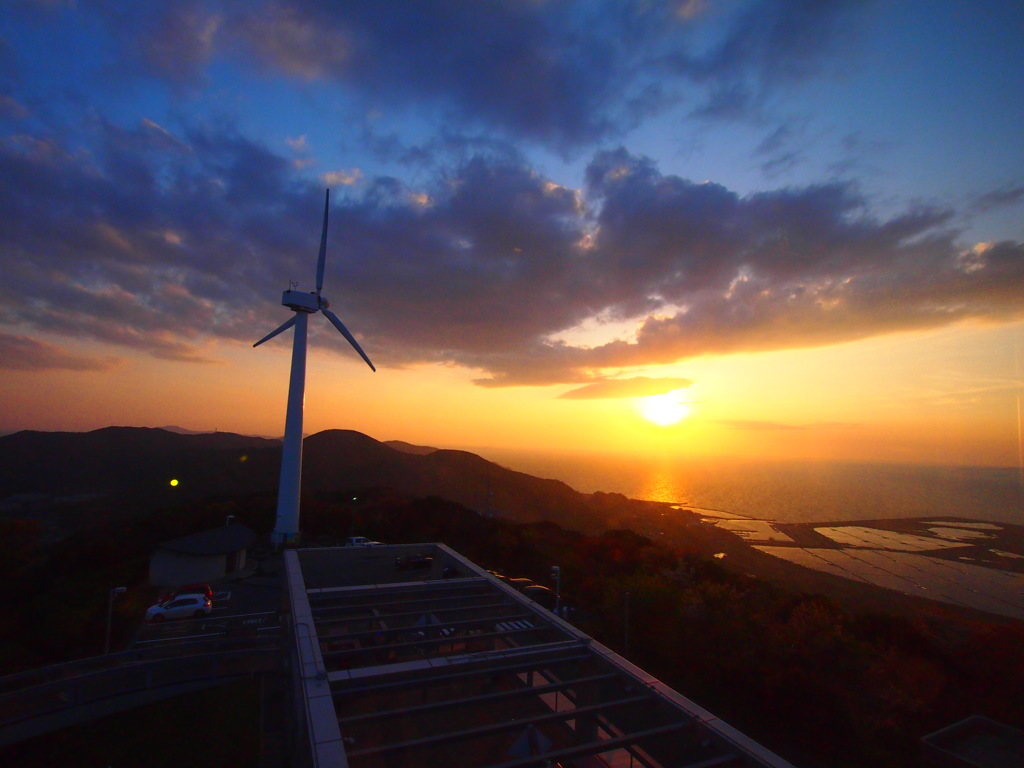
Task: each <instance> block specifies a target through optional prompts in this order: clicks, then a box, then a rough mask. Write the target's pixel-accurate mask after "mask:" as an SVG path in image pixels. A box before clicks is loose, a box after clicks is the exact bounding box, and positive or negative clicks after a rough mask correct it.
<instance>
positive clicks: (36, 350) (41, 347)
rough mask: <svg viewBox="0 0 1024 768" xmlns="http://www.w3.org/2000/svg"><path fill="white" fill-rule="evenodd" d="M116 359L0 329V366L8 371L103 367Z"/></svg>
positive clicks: (98, 369) (83, 369)
mask: <svg viewBox="0 0 1024 768" xmlns="http://www.w3.org/2000/svg"><path fill="white" fill-rule="evenodd" d="M119 363H120V360H119V359H118V358H116V357H88V356H85V355H76V354H74V353H72V352H68V351H67V350H66V349H64V348H63V347H58V346H56V345H54V344H48V343H46V342H45V341H39V340H38V339H33V338H31V337H29V336H14V335H12V334H9V333H0V368H3V369H6V370H9V371H46V370H63V371H106V370H109V369H111V368H113V367H115V366H117V365H118V364H119Z"/></svg>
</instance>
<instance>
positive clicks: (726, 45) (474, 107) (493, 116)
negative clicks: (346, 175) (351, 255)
mask: <svg viewBox="0 0 1024 768" xmlns="http://www.w3.org/2000/svg"><path fill="white" fill-rule="evenodd" d="M87 7H88V8H89V9H90V10H92V11H94V12H96V13H98V14H99V17H100V18H101V19H102V20H103V21H104V22H105V23H106V24H107V25H108V27H109V28H110V36H111V38H112V39H113V40H114V41H116V43H117V44H118V45H119V46H120V58H121V59H122V60H123V66H122V67H120V69H121V70H122V71H127V72H133V73H135V72H138V73H144V74H146V75H148V76H150V77H156V78H159V79H162V80H164V81H166V82H169V83H171V84H172V85H174V86H175V87H179V88H180V87H182V86H196V85H202V84H203V81H204V77H205V72H206V70H207V69H208V68H209V67H210V66H212V64H213V63H214V59H215V58H216V57H221V58H223V59H228V60H230V61H231V63H232V64H233V65H234V66H237V67H240V68H242V69H252V68H256V69H258V70H260V71H261V72H264V73H268V74H282V75H284V76H287V77H291V78H296V79H298V80H301V81H303V82H307V83H308V82H314V81H315V82H318V83H329V84H332V85H334V86H335V87H336V88H337V89H338V90H339V92H340V93H342V94H344V95H345V96H346V97H352V98H354V99H355V100H357V101H358V102H359V103H361V104H362V105H363V106H365V107H366V108H368V109H369V108H372V109H377V108H387V109H389V110H392V111H394V110H397V111H400V112H402V113H404V114H413V113H415V114H417V115H419V116H424V115H426V116H429V117H430V118H432V119H436V118H440V119H442V120H443V121H444V122H445V123H446V124H447V125H459V126H461V127H462V128H463V129H467V130H482V131H483V132H485V133H488V134H492V135H493V134H495V133H497V134H500V135H502V136H503V137H506V138H513V139H516V140H519V139H525V140H529V141H534V142H537V143H540V144H543V145H545V146H548V147H551V148H555V149H557V150H560V151H563V152H572V151H578V150H580V149H581V148H583V147H585V146H587V145H589V144H591V143H593V142H596V141H601V140H607V139H610V138H615V137H618V136H621V135H623V133H624V132H625V131H627V130H629V129H631V128H633V127H635V126H637V125H640V124H641V123H642V122H643V121H644V120H645V119H647V118H650V117H651V116H653V115H656V114H658V113H660V112H662V111H663V110H665V109H666V108H668V107H670V106H672V105H675V104H678V103H680V102H681V101H684V100H685V101H687V102H689V103H691V104H693V105H694V106H693V112H694V113H695V114H702V115H704V116H714V117H716V118H718V119H722V118H726V119H736V118H746V117H748V116H749V115H750V114H751V113H752V112H756V111H757V110H759V109H760V108H761V106H762V105H763V103H764V95H765V93H766V92H768V91H769V90H770V89H771V88H773V87H774V86H775V85H777V84H778V83H784V82H792V81H794V80H801V79H805V78H808V77H811V76H815V75H817V74H819V73H820V72H821V71H822V69H823V67H822V61H823V60H825V59H826V58H827V56H828V55H832V56H836V55H837V54H841V53H842V52H843V51H844V43H845V41H847V40H848V39H850V38H851V37H853V36H854V34H853V31H854V30H855V29H856V26H857V25H856V23H855V22H856V21H857V18H856V16H855V15H854V14H851V13H850V11H851V9H854V8H856V9H859V10H862V9H863V3H862V2H854V1H853V0H828V1H822V0H814V1H812V0H769V2H754V3H741V4H739V5H738V6H737V8H738V9H739V10H735V11H730V10H729V9H726V10H724V11H723V10H721V9H715V10H714V12H712V11H711V10H709V9H708V8H707V7H706V3H704V2H700V1H698V0H686V2H678V1H677V0H659V1H656V2H643V1H642V0H634V1H628V0H627V2H621V1H620V0H567V1H566V2H521V1H520V0H494V1H493V2H488V3H484V4H481V3H471V2H470V3H452V2H447V1H446V0H423V1H421V2H414V3H410V2H407V0H377V1H376V2H373V3H337V2H324V1H323V0H304V1H303V2H283V1H281V0H244V2H243V0H220V1H219V2H202V1H201V0H181V2H175V3H160V4H156V3H136V4H129V5H126V4H124V3H118V2H115V1H114V0H91V2H90V3H88V5H87ZM119 63H121V62H119Z"/></svg>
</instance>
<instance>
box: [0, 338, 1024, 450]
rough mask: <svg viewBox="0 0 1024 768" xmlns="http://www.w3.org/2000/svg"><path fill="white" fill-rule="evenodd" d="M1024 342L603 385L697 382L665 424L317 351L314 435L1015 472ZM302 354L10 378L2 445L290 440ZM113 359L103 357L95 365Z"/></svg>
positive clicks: (263, 353) (678, 370)
mask: <svg viewBox="0 0 1024 768" xmlns="http://www.w3.org/2000/svg"><path fill="white" fill-rule="evenodd" d="M1022 331H1024V326H1022V325H1004V326H977V327H958V328H950V329H946V330H942V331H933V332H929V333H923V334H922V333H904V334H896V335H891V336H886V337H880V338H876V339H873V340H867V341H861V342H855V343H850V344H843V345H837V346H833V347H825V348H820V349H807V350H791V351H783V352H771V353H760V354H744V355H730V356H717V357H705V358H697V359H694V360H690V361H686V362H681V363H678V364H675V365H671V366H657V367H649V368H645V369H630V370H622V371H617V372H616V371H609V372H607V373H609V374H613V375H614V374H616V373H618V374H620V375H622V376H624V377H636V376H638V375H648V376H651V377H659V378H665V377H680V378H685V379H689V380H692V382H693V383H692V384H691V385H690V386H689V387H686V388H680V389H678V390H676V395H678V398H679V400H680V401H682V402H685V403H687V404H688V405H689V410H690V414H689V415H688V416H687V417H686V418H684V419H683V420H681V421H679V422H678V423H676V424H672V425H669V426H658V425H655V424H653V423H652V422H651V421H649V420H647V419H645V418H644V417H643V416H642V415H641V409H640V408H639V407H638V406H639V404H640V402H641V401H640V400H638V399H636V398H606V399H590V400H588V399H568V400H567V399H559V398H558V395H560V394H562V393H564V392H566V391H569V390H571V389H573V388H574V387H572V386H568V385H559V386H547V387H506V388H484V387H480V386H478V385H475V384H473V383H472V379H473V378H474V377H475V373H474V372H472V371H468V370H466V369H462V368H457V367H445V366H439V365H418V366H412V367H409V368H405V369H395V368H383V369H381V370H379V371H378V372H377V373H372V372H371V371H370V370H369V369H368V368H367V367H366V366H365V365H364V364H363V363H362V362H361V361H360V360H359V359H358V358H357V357H356V356H355V355H354V354H353V353H351V350H349V349H347V348H345V347H344V342H343V341H341V340H340V338H339V339H335V338H333V336H328V335H327V334H323V335H319V336H318V337H314V338H313V339H311V346H310V355H309V367H308V373H307V390H306V421H305V427H306V432H307V433H310V432H317V431H320V430H323V429H330V428H349V429H356V430H358V431H361V432H364V433H366V434H369V435H370V436H372V437H374V438H377V439H379V440H390V439H401V440H406V441H409V442H413V443H419V444H428V445H435V446H440V447H462V448H471V449H477V450H484V449H486V448H487V447H498V448H528V449H534V450H550V451H565V452H597V453H616V454H636V455H661V456H672V457H681V458H685V457H687V456H694V457H704V456H730V457H731V456H736V457H765V456H770V457H772V458H779V459H835V460H870V461H875V460H880V461H897V462H914V463H936V464H945V463H954V464H981V465H1002V466H1005V465H1015V464H1017V461H1018V434H1017V428H1018V425H1017V398H1018V396H1019V392H1020V386H1019V379H1018V378H1017V374H1016V370H1015V366H1016V361H1015V354H1016V352H1015V349H1016V345H1017V344H1019V340H1020V338H1021V334H1022ZM290 349H291V344H290V338H288V336H287V335H282V336H281V337H280V338H279V339H277V340H275V341H273V342H271V343H269V344H267V345H266V346H264V347H260V348H258V349H252V348H251V347H249V346H247V345H245V346H243V345H228V344H225V343H223V342H222V343H220V344H219V345H218V346H216V347H211V348H210V350H209V353H210V356H211V357H213V358H215V359H217V360H218V362H216V363H207V364H197V363H183V362H173V361H165V360H158V359H155V358H152V357H150V356H144V355H135V356H128V357H124V355H123V350H119V351H120V352H121V356H122V357H123V358H124V359H123V360H122V362H121V363H120V364H118V365H116V366H115V367H113V368H112V369H110V370H107V371H4V372H3V379H2V381H3V389H4V392H5V395H4V400H5V407H4V409H3V415H2V419H3V421H2V423H0V429H3V430H4V431H10V430H14V429H18V428H34V429H42V430H88V429H95V428H99V427H103V426H108V425H111V424H119V425H138V426H163V425H176V426H181V427H185V428H188V429H195V430H213V429H218V430H222V431H233V432H241V433H248V434H261V435H279V434H281V433H282V432H283V424H284V405H285V396H286V390H287V382H288V365H289V355H290ZM82 351H83V352H86V351H87V352H88V353H89V354H91V355H94V356H102V355H103V354H104V352H105V350H103V349H97V348H95V347H93V348H91V349H88V350H85V349H83V350H82Z"/></svg>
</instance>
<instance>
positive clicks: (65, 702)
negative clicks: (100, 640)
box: [0, 637, 283, 742]
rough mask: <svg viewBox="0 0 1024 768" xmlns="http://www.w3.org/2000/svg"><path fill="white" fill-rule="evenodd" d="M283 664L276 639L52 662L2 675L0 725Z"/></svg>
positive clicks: (233, 640)
mask: <svg viewBox="0 0 1024 768" xmlns="http://www.w3.org/2000/svg"><path fill="white" fill-rule="evenodd" d="M282 666H283V652H282V644H281V639H280V638H279V637H268V638H263V637H260V638H217V639H214V640H205V641H201V642H190V643H181V644H177V645H168V646H161V647H156V648H146V649H139V650H132V651H125V652H123V653H114V654H108V655H106V656H97V657H93V658H89V659H80V660H78V661H72V662H68V663H66V664H55V665H53V666H49V667H43V668H40V669H33V670H29V671H27V672H21V673H18V674H15V675H8V676H7V677H4V678H0V742H2V741H3V738H2V737H3V732H2V729H4V728H8V727H10V726H12V725H15V724H17V723H22V722H24V721H27V720H32V719H35V718H39V717H43V716H46V715H52V714H54V713H58V712H60V711H62V710H69V709H73V708H79V707H88V706H89V705H92V704H95V703H98V702H100V701H105V700H110V699H113V698H117V697H123V696H131V695H135V694H140V693H144V692H150V691H154V690H156V689H161V688H163V689H167V690H168V691H170V690H172V689H174V688H175V687H180V686H188V685H189V684H201V683H203V682H207V681H209V682H214V681H218V680H226V679H229V678H235V677H244V676H248V675H252V674H254V673H259V672H269V671H273V670H276V669H280V668H281V667H282Z"/></svg>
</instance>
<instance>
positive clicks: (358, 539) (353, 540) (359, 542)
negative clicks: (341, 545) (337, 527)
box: [345, 536, 383, 547]
mask: <svg viewBox="0 0 1024 768" xmlns="http://www.w3.org/2000/svg"><path fill="white" fill-rule="evenodd" d="M382 544H383V542H380V541H370V540H369V539H368V538H366V537H365V536H349V537H348V538H347V539H346V540H345V546H346V547H379V546H381V545H382Z"/></svg>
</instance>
